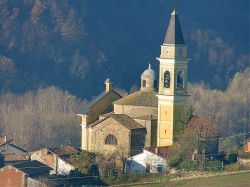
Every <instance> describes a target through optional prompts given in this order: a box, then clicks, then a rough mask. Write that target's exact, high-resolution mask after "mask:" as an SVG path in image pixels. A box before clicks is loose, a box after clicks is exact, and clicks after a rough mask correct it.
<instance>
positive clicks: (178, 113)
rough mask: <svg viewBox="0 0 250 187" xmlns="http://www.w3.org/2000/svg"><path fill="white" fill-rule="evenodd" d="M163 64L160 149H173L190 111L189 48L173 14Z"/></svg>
mask: <svg viewBox="0 0 250 187" xmlns="http://www.w3.org/2000/svg"><path fill="white" fill-rule="evenodd" d="M157 60H158V61H159V63H160V65H159V84H158V85H159V91H158V94H157V97H158V128H157V146H158V147H160V146H170V145H173V137H174V131H175V129H176V128H178V123H177V122H178V121H179V120H181V119H183V117H184V116H185V113H186V109H187V105H188V103H187V99H188V94H187V68H188V63H187V62H188V58H187V47H186V45H185V42H184V38H183V35H182V30H181V26H180V21H179V18H178V14H177V13H176V11H175V10H174V11H173V12H172V13H171V17H170V22H169V25H168V30H167V34H166V36H165V40H164V42H163V45H161V54H160V57H159V58H157Z"/></svg>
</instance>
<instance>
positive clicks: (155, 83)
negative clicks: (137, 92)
mask: <svg viewBox="0 0 250 187" xmlns="http://www.w3.org/2000/svg"><path fill="white" fill-rule="evenodd" d="M154 88H157V80H154Z"/></svg>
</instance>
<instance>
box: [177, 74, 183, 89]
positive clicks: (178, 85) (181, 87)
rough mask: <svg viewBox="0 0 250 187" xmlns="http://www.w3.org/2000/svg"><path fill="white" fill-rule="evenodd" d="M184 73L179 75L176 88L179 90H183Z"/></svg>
mask: <svg viewBox="0 0 250 187" xmlns="http://www.w3.org/2000/svg"><path fill="white" fill-rule="evenodd" d="M183 86H184V85H183V72H182V71H178V73H177V82H176V88H177V89H183Z"/></svg>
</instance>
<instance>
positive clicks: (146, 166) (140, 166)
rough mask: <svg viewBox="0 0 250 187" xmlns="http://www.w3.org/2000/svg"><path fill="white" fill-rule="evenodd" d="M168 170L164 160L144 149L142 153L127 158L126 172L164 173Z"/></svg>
mask: <svg viewBox="0 0 250 187" xmlns="http://www.w3.org/2000/svg"><path fill="white" fill-rule="evenodd" d="M167 170H168V167H167V162H166V160H165V159H164V158H163V157H161V156H160V155H158V154H155V153H154V152H151V151H150V150H146V149H144V150H143V152H142V153H140V154H137V155H135V156H132V157H130V158H128V159H127V162H126V172H128V173H145V172H150V173H165V172H166V171H167Z"/></svg>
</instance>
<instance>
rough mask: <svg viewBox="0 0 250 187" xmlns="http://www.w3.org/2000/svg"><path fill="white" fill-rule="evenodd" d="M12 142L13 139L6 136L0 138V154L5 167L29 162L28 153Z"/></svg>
mask: <svg viewBox="0 0 250 187" xmlns="http://www.w3.org/2000/svg"><path fill="white" fill-rule="evenodd" d="M12 142H13V139H7V137H6V136H4V137H3V138H0V153H1V154H2V155H3V156H4V165H5V166H6V165H12V164H15V163H18V162H23V161H28V160H29V155H28V152H27V151H26V150H25V149H23V148H21V147H19V146H17V145H15V144H13V143H12Z"/></svg>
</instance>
